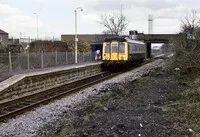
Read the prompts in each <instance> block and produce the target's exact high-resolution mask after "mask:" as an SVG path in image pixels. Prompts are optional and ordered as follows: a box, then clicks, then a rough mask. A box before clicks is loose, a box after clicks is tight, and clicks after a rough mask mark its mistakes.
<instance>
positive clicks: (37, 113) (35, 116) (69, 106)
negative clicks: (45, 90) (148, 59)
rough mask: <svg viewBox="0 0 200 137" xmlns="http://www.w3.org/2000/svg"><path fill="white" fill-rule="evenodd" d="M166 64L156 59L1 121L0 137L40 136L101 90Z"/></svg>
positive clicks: (69, 117)
mask: <svg viewBox="0 0 200 137" xmlns="http://www.w3.org/2000/svg"><path fill="white" fill-rule="evenodd" d="M164 65H165V61H164V60H161V59H159V60H155V61H154V62H152V63H149V64H146V65H143V66H141V67H139V68H136V69H134V70H132V71H129V72H127V73H124V74H121V75H118V76H117V77H114V78H112V79H110V80H107V81H104V82H102V83H99V84H96V85H93V86H92V87H89V88H86V89H84V90H82V91H80V92H79V93H76V94H73V95H72V96H70V97H66V98H63V99H61V100H58V101H55V102H52V103H50V104H48V105H44V106H41V107H39V108H36V109H35V110H33V111H30V112H27V113H25V114H23V115H20V116H18V117H17V118H14V119H11V120H9V121H8V122H7V123H1V124H0V131H1V132H0V137H34V136H39V135H38V131H40V130H41V129H42V128H43V127H44V126H47V125H49V127H50V129H49V130H51V127H54V126H56V125H54V123H55V122H56V121H65V123H66V121H67V122H68V123H70V120H71V119H73V112H74V110H75V109H78V108H79V107H80V106H81V105H82V104H83V102H84V101H87V99H88V98H91V97H95V96H99V92H100V91H102V90H103V89H105V88H107V89H108V88H109V86H110V85H112V84H115V83H119V82H120V83H123V82H125V81H126V82H127V81H133V80H134V79H136V78H139V77H141V76H143V75H148V74H149V73H150V72H151V71H154V70H155V69H156V68H159V67H163V66H164ZM63 116H65V119H62V118H63ZM66 117H67V118H66ZM61 124H62V123H61ZM40 132H41V131H40ZM43 132H49V131H43Z"/></svg>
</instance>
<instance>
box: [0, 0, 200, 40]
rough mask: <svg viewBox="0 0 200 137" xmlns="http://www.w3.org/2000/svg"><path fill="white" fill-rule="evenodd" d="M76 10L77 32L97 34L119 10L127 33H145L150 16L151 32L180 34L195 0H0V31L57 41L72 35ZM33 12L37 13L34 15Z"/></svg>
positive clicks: (196, 3)
mask: <svg viewBox="0 0 200 137" xmlns="http://www.w3.org/2000/svg"><path fill="white" fill-rule="evenodd" d="M77 7H82V8H83V11H82V12H81V11H78V33H79V34H99V33H102V31H104V30H105V29H104V28H103V27H102V26H101V25H100V22H101V16H104V15H109V14H112V13H119V12H120V10H121V9H122V12H123V14H124V15H125V16H126V17H127V19H128V22H129V25H128V28H127V30H126V34H128V31H129V30H138V31H139V32H144V33H146V34H147V33H148V15H149V14H151V15H153V18H154V21H153V33H154V34H158V33H159V34H166V33H167V34H170V33H178V32H179V31H180V25H181V20H182V19H183V18H184V17H185V16H187V15H188V14H190V13H191V11H192V10H195V11H196V12H197V14H198V15H200V14H199V13H200V11H199V9H200V1H197V0H181V1H180V0H0V29H2V30H4V31H6V32H8V33H9V36H10V37H14V38H19V37H20V33H21V37H26V38H27V37H30V38H36V37H37V15H38V30H39V31H38V35H39V38H41V39H53V38H56V39H60V37H61V34H74V32H75V25H74V24H75V23H74V22H75V21H74V20H75V14H74V10H75V9H76V8H77ZM34 13H36V14H34Z"/></svg>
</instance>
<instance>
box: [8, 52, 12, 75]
mask: <svg viewBox="0 0 200 137" xmlns="http://www.w3.org/2000/svg"><path fill="white" fill-rule="evenodd" d="M9 68H10V72H12V56H11V52H10V51H9Z"/></svg>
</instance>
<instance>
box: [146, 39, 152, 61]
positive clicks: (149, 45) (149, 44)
mask: <svg viewBox="0 0 200 137" xmlns="http://www.w3.org/2000/svg"><path fill="white" fill-rule="evenodd" d="M146 45H147V53H146V56H147V58H151V43H150V42H148V43H146Z"/></svg>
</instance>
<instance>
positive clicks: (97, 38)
mask: <svg viewBox="0 0 200 137" xmlns="http://www.w3.org/2000/svg"><path fill="white" fill-rule="evenodd" d="M108 36H109V35H105V34H78V39H82V40H85V41H87V42H89V43H102V42H103V41H104V39H105V38H106V37H108ZM74 37H75V36H74V34H71V35H70V34H63V35H61V41H69V40H73V41H74Z"/></svg>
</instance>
